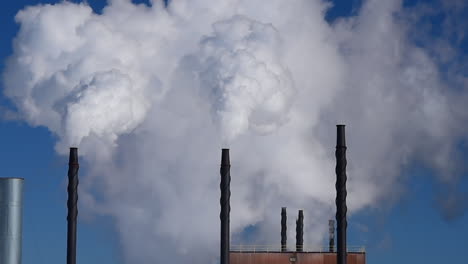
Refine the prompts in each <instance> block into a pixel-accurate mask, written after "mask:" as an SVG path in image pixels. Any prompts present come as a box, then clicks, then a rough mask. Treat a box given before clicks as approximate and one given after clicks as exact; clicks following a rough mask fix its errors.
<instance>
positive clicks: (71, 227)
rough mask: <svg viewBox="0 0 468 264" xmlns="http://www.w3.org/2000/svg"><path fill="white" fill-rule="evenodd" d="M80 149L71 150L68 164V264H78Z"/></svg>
mask: <svg viewBox="0 0 468 264" xmlns="http://www.w3.org/2000/svg"><path fill="white" fill-rule="evenodd" d="M79 167H80V165H79V164H78V149H77V148H70V160H69V163H68V202H67V206H68V216H67V221H68V231H67V264H76V217H77V216H78V208H77V203H78V192H77V189H78V168H79Z"/></svg>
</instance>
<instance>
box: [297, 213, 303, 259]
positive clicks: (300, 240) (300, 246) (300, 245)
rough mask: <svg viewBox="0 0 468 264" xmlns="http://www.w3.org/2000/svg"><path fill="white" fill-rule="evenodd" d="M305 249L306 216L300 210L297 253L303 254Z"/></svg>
mask: <svg viewBox="0 0 468 264" xmlns="http://www.w3.org/2000/svg"><path fill="white" fill-rule="evenodd" d="M303 248H304V214H303V212H302V210H299V217H298V218H297V220H296V251H298V252H301V251H302V250H303Z"/></svg>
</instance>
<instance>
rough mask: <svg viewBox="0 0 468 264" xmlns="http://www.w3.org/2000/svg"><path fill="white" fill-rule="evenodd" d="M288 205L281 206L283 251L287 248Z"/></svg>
mask: <svg viewBox="0 0 468 264" xmlns="http://www.w3.org/2000/svg"><path fill="white" fill-rule="evenodd" d="M286 220H287V215H286V207H282V208H281V251H282V252H284V251H286V250H287V245H286V241H287V226H286Z"/></svg>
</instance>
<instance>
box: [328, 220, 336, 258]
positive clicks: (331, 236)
mask: <svg viewBox="0 0 468 264" xmlns="http://www.w3.org/2000/svg"><path fill="white" fill-rule="evenodd" d="M328 235H329V236H328V238H329V244H328V251H329V252H334V251H335V220H328Z"/></svg>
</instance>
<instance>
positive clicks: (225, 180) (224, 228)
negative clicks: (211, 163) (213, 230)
mask: <svg viewBox="0 0 468 264" xmlns="http://www.w3.org/2000/svg"><path fill="white" fill-rule="evenodd" d="M230 170H231V163H230V162H229V149H223V150H222V154H221V170H220V172H221V184H220V187H221V199H220V203H221V214H220V215H219V218H220V219H221V257H220V258H221V264H229V212H230V211H231V206H230V204H229V199H230V197H231V190H230V183H231V173H230Z"/></svg>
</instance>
